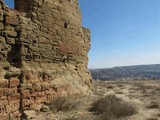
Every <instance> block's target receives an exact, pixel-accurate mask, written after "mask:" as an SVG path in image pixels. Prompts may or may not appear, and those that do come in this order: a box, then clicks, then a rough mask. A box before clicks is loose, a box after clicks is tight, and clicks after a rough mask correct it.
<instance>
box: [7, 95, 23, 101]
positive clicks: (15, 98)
mask: <svg viewBox="0 0 160 120" xmlns="http://www.w3.org/2000/svg"><path fill="white" fill-rule="evenodd" d="M8 100H9V103H12V102H15V103H19V102H20V94H19V93H16V94H13V95H10V96H8Z"/></svg>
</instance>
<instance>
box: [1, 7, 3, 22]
mask: <svg viewBox="0 0 160 120" xmlns="http://www.w3.org/2000/svg"><path fill="white" fill-rule="evenodd" d="M0 21H3V10H0Z"/></svg>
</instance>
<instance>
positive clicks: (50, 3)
mask: <svg viewBox="0 0 160 120" xmlns="http://www.w3.org/2000/svg"><path fill="white" fill-rule="evenodd" d="M15 9H16V10H11V9H9V8H8V7H7V6H6V5H5V4H4V3H3V1H0V118H3V119H4V120H8V119H20V116H21V113H22V112H23V111H24V110H30V109H32V110H38V109H40V108H41V106H42V105H43V104H45V103H49V102H51V101H53V100H54V99H55V98H56V97H59V96H66V97H67V96H70V97H80V96H83V95H89V94H91V93H92V80H91V76H90V73H89V71H88V69H87V64H88V57H87V56H88V55H87V54H88V51H89V49H90V31H89V29H86V28H83V27H82V26H81V14H80V11H79V7H78V1H77V0H15Z"/></svg>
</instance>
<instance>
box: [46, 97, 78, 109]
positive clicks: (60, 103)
mask: <svg viewBox="0 0 160 120" xmlns="http://www.w3.org/2000/svg"><path fill="white" fill-rule="evenodd" d="M76 105H77V104H76V103H75V102H74V101H73V100H72V99H68V98H66V97H59V98H56V99H55V100H53V101H52V102H51V103H50V105H49V107H50V109H51V110H53V112H58V111H69V110H72V109H74V108H75V107H76Z"/></svg>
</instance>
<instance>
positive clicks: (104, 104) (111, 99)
mask: <svg viewBox="0 0 160 120" xmlns="http://www.w3.org/2000/svg"><path fill="white" fill-rule="evenodd" d="M91 111H93V112H95V113H97V114H100V115H101V118H100V119H101V120H114V119H118V118H122V117H126V116H131V115H133V114H135V113H136V112H137V111H136V109H135V107H133V105H132V104H130V103H126V102H124V101H123V100H121V99H120V98H117V97H116V96H115V95H109V96H106V97H104V98H101V99H99V100H97V101H96V102H94V103H93V104H92V107H91Z"/></svg>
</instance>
